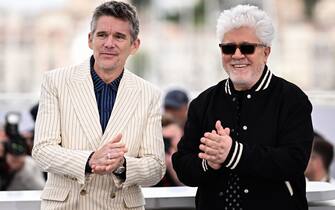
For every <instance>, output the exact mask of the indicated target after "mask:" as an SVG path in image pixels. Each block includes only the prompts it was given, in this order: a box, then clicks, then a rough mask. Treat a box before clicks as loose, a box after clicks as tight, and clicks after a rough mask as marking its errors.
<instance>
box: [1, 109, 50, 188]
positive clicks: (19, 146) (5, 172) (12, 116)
mask: <svg viewBox="0 0 335 210" xmlns="http://www.w3.org/2000/svg"><path fill="white" fill-rule="evenodd" d="M19 122H20V114H19V113H16V112H9V113H8V114H7V115H6V123H5V126H4V127H5V129H4V130H5V134H6V138H7V139H5V140H2V141H1V144H0V190H39V189H42V188H43V186H44V184H45V181H44V178H43V174H42V172H41V170H40V169H39V168H38V166H37V164H36V163H35V162H34V160H33V159H32V158H31V157H30V156H27V152H28V147H27V143H26V140H25V138H24V137H23V136H22V135H21V134H20V133H19V129H18V126H19Z"/></svg>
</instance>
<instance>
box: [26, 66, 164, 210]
mask: <svg viewBox="0 0 335 210" xmlns="http://www.w3.org/2000/svg"><path fill="white" fill-rule="evenodd" d="M118 133H122V135H123V137H122V142H124V143H125V144H126V146H127V147H128V152H127V154H126V162H127V171H126V180H125V182H121V181H120V180H119V179H118V178H117V177H115V176H114V175H112V174H109V175H103V176H102V175H95V174H92V175H89V176H85V165H86V161H87V159H88V156H89V155H90V153H91V152H92V151H94V150H97V149H98V148H100V147H102V146H103V145H104V144H106V143H107V142H108V141H110V140H111V139H112V138H113V137H114V136H116V135H117V134H118ZM32 154H33V157H34V159H35V160H36V161H37V162H38V164H39V165H40V167H42V168H43V169H44V170H45V171H47V172H48V180H47V183H46V186H45V187H44V190H43V192H42V195H41V199H42V204H41V209H53V210H55V209H62V210H63V209H64V210H65V209H69V210H72V209H80V210H100V209H101V210H102V209H144V204H145V203H144V198H143V195H142V192H141V189H140V186H150V185H154V184H155V183H157V182H158V181H159V180H160V179H161V178H162V177H163V175H164V173H165V164H164V145H163V140H162V132H161V113H160V92H159V91H158V90H157V89H156V88H154V87H153V86H152V85H150V84H149V83H148V82H146V81H144V80H143V79H141V78H139V77H137V76H136V75H134V74H132V73H130V72H129V71H128V70H125V71H124V75H123V78H122V80H121V82H120V85H119V89H118V94H117V97H116V101H115V104H114V108H113V112H112V114H111V117H110V119H109V122H108V125H107V127H106V130H105V132H104V134H102V129H101V125H100V121H99V111H98V108H97V103H96V99H95V94H94V86H93V82H92V78H91V75H90V65H89V60H87V61H85V62H84V63H82V64H80V65H75V66H71V67H67V68H62V69H57V70H53V71H50V72H47V73H46V74H45V75H44V80H43V83H42V90H41V97H40V102H39V111H38V116H37V121H36V128H35V143H34V148H33V153H32Z"/></svg>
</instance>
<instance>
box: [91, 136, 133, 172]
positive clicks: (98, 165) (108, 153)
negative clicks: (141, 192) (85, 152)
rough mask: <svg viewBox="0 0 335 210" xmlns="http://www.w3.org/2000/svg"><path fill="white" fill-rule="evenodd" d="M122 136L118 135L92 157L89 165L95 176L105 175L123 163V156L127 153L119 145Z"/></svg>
mask: <svg viewBox="0 0 335 210" xmlns="http://www.w3.org/2000/svg"><path fill="white" fill-rule="evenodd" d="M121 138H122V135H121V134H118V135H117V136H116V137H115V138H113V139H112V140H111V141H110V142H108V143H107V144H106V145H104V146H103V147H102V148H100V149H98V150H97V151H95V152H94V154H93V155H92V157H91V159H90V161H89V165H90V166H91V168H92V172H93V173H95V174H100V175H103V174H107V173H110V172H113V171H115V170H116V169H117V168H118V167H119V166H121V165H122V164H123V162H124V154H125V153H126V152H127V151H128V150H127V148H126V145H125V144H124V143H121V142H120V141H121Z"/></svg>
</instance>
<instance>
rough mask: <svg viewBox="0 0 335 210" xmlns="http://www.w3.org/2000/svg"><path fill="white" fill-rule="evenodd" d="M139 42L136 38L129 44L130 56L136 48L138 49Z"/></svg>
mask: <svg viewBox="0 0 335 210" xmlns="http://www.w3.org/2000/svg"><path fill="white" fill-rule="evenodd" d="M140 44H141V41H140V39H139V38H137V39H136V40H135V41H133V43H132V44H131V52H130V54H132V55H134V54H135V53H136V51H137V50H138V48H139V47H140Z"/></svg>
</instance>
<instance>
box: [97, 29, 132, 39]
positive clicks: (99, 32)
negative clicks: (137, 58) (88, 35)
mask: <svg viewBox="0 0 335 210" xmlns="http://www.w3.org/2000/svg"><path fill="white" fill-rule="evenodd" d="M96 34H98V35H101V34H109V32H107V31H97V32H96ZM115 35H116V36H120V37H122V38H126V37H127V35H126V34H124V33H121V32H115V33H114V34H113V36H115Z"/></svg>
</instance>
